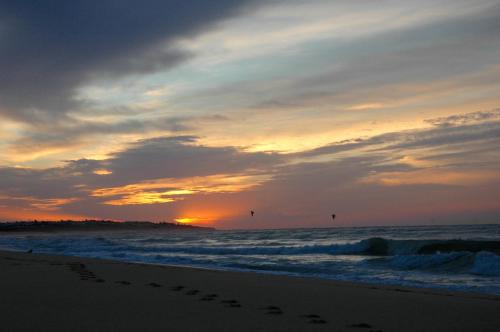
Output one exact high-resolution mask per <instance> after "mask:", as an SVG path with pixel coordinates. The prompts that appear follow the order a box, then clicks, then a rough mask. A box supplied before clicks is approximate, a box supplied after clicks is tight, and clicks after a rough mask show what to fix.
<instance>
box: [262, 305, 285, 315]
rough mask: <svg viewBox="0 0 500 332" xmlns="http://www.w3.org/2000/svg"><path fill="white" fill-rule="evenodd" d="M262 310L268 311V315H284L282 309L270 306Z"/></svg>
mask: <svg viewBox="0 0 500 332" xmlns="http://www.w3.org/2000/svg"><path fill="white" fill-rule="evenodd" d="M261 309H262V310H267V312H266V314H268V315H282V314H283V311H282V310H281V308H280V307H277V306H274V305H270V306H267V307H264V308H261Z"/></svg>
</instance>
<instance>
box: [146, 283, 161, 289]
mask: <svg viewBox="0 0 500 332" xmlns="http://www.w3.org/2000/svg"><path fill="white" fill-rule="evenodd" d="M146 286H149V287H155V288H158V287H161V285H160V284H157V283H156V282H150V283H149V284H146Z"/></svg>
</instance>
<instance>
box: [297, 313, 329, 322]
mask: <svg viewBox="0 0 500 332" xmlns="http://www.w3.org/2000/svg"><path fill="white" fill-rule="evenodd" d="M301 317H304V318H308V319H309V321H308V323H309V324H326V320H324V319H322V318H321V316H320V315H317V314H308V315H302V316H301Z"/></svg>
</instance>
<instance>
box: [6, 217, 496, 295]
mask: <svg viewBox="0 0 500 332" xmlns="http://www.w3.org/2000/svg"><path fill="white" fill-rule="evenodd" d="M0 248H1V249H9V250H21V251H24V250H29V249H33V251H34V252H35V253H36V252H38V253H47V254H60V255H61V254H62V255H69V256H81V257H95V258H107V259H114V260H120V261H126V262H141V263H152V264H166V265H182V266H193V267H203V268H210V269H221V270H236V271H253V272H259V273H271V274H285V275H293V276H301V277H313V278H324V279H334V280H344V281H354V282H365V283H373V284H388V285H402V286H412V287H425V288H443V289H449V290H459V291H466V292H478V293H487V294H497V295H500V225H461V226H415V227H356V228H354V227H352V228H327V229H324V228H323V229H279V230H237V231H221V230H218V231H168V232H119V233H113V232H105V233H100V234H96V233H69V234H36V235H35V234H20V233H18V234H3V235H0Z"/></svg>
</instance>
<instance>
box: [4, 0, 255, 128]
mask: <svg viewBox="0 0 500 332" xmlns="http://www.w3.org/2000/svg"><path fill="white" fill-rule="evenodd" d="M258 2H259V1H253V0H248V1H233V0H221V1H217V2H216V3H213V2H209V1H197V0H187V1H182V2H179V1H159V0H147V1H134V0H124V1H119V2H117V1H112V0H104V1H99V2H98V3H96V2H89V1H85V0H75V1H71V4H69V3H68V2H67V1H63V0H56V1H51V2H36V1H15V2H12V1H11V2H2V3H1V4H0V22H1V26H0V27H1V30H0V31H1V34H0V38H1V43H0V52H1V53H2V57H1V59H0V72H2V80H1V82H0V112H2V114H3V115H4V116H8V117H10V118H13V119H17V120H21V121H26V122H30V123H36V122H40V121H47V120H51V121H54V119H58V120H59V121H61V120H62V119H63V118H64V115H65V114H66V113H67V112H68V111H69V110H70V109H75V108H78V107H80V106H82V105H84V104H85V100H79V99H78V96H77V91H76V90H77V88H79V87H81V86H82V85H84V84H86V83H89V82H90V81H92V80H95V79H103V78H116V77H123V76H127V75H131V74H142V73H147V72H152V71H157V70H163V69H166V68H169V67H172V66H174V65H176V64H178V63H179V62H182V61H184V60H186V59H187V58H189V57H190V54H188V53H186V52H185V51H184V50H182V49H180V48H178V47H176V46H175V42H176V41H177V40H179V39H181V38H189V37H191V36H193V35H196V34H198V33H201V32H204V31H206V30H207V29H210V28H211V27H212V26H213V25H214V24H216V23H217V22H219V21H221V20H224V19H227V18H228V17H231V16H233V15H236V14H238V13H239V12H241V11H242V10H245V9H248V8H250V6H252V5H255V4H256V3H258Z"/></svg>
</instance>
